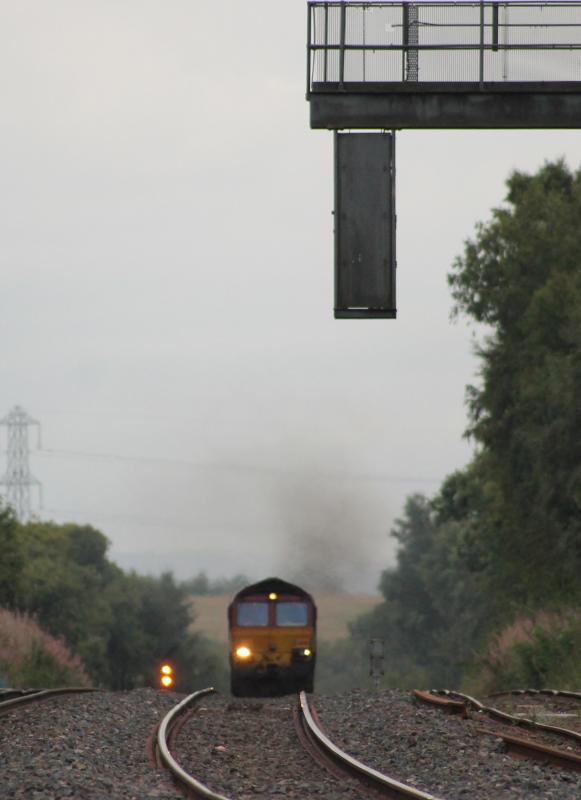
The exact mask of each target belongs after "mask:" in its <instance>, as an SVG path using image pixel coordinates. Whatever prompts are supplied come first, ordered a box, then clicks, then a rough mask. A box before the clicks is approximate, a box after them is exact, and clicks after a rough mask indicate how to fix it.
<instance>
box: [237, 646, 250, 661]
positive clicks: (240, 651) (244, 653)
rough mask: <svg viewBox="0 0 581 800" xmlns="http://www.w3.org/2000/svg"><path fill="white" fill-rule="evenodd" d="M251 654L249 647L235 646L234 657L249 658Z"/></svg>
mask: <svg viewBox="0 0 581 800" xmlns="http://www.w3.org/2000/svg"><path fill="white" fill-rule="evenodd" d="M251 655H252V653H251V652H250V649H249V648H248V647H245V646H244V645H242V647H237V648H236V658H242V659H244V658H250V656H251Z"/></svg>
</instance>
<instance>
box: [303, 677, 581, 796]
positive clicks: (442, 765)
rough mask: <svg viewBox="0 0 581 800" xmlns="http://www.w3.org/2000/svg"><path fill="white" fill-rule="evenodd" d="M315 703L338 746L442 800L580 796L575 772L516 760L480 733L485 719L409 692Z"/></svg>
mask: <svg viewBox="0 0 581 800" xmlns="http://www.w3.org/2000/svg"><path fill="white" fill-rule="evenodd" d="M314 702H315V705H316V708H317V710H318V712H319V717H320V721H321V724H322V725H323V726H324V727H325V730H326V731H327V734H328V736H329V737H330V738H331V739H332V740H333V741H334V742H335V743H336V744H337V745H338V746H339V747H341V748H342V749H344V750H345V751H346V752H348V753H349V754H350V755H352V756H354V757H355V758H358V759H359V760H360V761H363V762H364V763H366V764H368V765H369V766H371V767H374V768H375V769H378V770H380V771H382V772H386V773H387V774H389V775H390V776H391V777H394V778H396V779H397V780H400V781H403V782H404V783H409V784H411V785H412V786H414V787H415V788H418V789H423V790H424V791H427V792H430V793H432V794H435V795H438V796H439V797H441V798H445V799H446V800H456V799H458V800H460V799H461V798H467V797H470V798H478V800H515V799H516V798H525V797H526V798H528V800H532V799H533V798H538V800H541V799H542V800H548V798H551V800H578V798H579V797H581V774H580V773H576V772H570V771H564V770H559V769H556V768H555V767H552V766H550V765H545V764H544V763H538V762H534V761H529V760H517V759H514V758H512V757H510V756H509V755H507V754H506V753H505V752H504V745H503V743H502V742H501V741H500V740H499V739H498V738H495V737H493V736H486V735H483V734H481V733H479V732H478V729H480V728H483V727H487V723H486V720H483V719H482V718H479V719H471V720H464V719H461V718H460V717H458V716H450V715H447V714H444V713H442V711H440V710H438V709H435V708H431V707H429V706H426V705H423V704H419V703H417V702H416V701H414V700H413V699H412V698H411V696H410V693H409V692H401V691H382V692H378V693H377V694H374V693H372V692H360V691H353V692H348V693H345V694H342V695H340V696H337V697H317V698H315V699H314ZM510 730H511V729H510V728H507V732H508V731H510ZM560 746H561V747H563V748H565V747H567V743H566V742H562V743H561V745H560Z"/></svg>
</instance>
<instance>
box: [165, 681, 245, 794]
mask: <svg viewBox="0 0 581 800" xmlns="http://www.w3.org/2000/svg"><path fill="white" fill-rule="evenodd" d="M215 691H216V690H215V689H213V688H208V689H201V690H200V691H198V692H194V693H193V694H190V695H188V697H186V698H185V700H182V701H181V703H178V705H177V706H174V707H173V708H172V709H171V711H170V712H169V713H168V714H166V715H165V717H164V718H163V719H162V721H161V724H160V726H159V729H158V731H157V747H158V750H159V754H160V756H161V760H162V761H163V763H164V764H165V766H166V767H167V769H168V770H169V771H170V772H171V774H172V776H173V777H174V778H175V780H176V781H177V782H178V783H179V784H181V785H182V786H185V787H186V788H187V789H188V790H189V791H190V792H193V793H194V795H195V796H196V797H203V798H207V800H230V798H228V797H225V795H223V794H218V793H217V792H213V791H212V790H211V789H209V788H208V787H207V786H205V785H204V784H203V783H201V782H200V781H198V780H196V779H195V778H194V777H193V776H192V775H190V774H189V773H187V772H186V771H185V769H183V767H181V766H180V764H178V762H177V761H176V760H175V758H174V757H173V755H172V754H171V752H170V749H169V745H168V738H169V736H170V734H171V730H172V728H173V726H174V725H175V724H176V722H177V721H178V719H179V718H180V717H181V716H182V714H184V713H185V712H186V711H188V710H189V709H190V708H192V706H194V705H195V704H196V703H197V702H198V701H199V700H200V699H201V698H202V697H206V696H207V695H209V694H213V693H214V692H215Z"/></svg>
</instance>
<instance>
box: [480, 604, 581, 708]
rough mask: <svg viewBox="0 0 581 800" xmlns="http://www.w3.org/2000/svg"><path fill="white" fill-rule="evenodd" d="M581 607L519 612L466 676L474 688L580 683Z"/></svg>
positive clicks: (575, 685) (563, 686)
mask: <svg viewBox="0 0 581 800" xmlns="http://www.w3.org/2000/svg"><path fill="white" fill-rule="evenodd" d="M580 685H581V611H579V610H577V609H566V610H564V611H561V612H540V613H539V614H537V615H535V616H534V617H532V616H531V617H524V616H521V617H518V618H517V619H516V620H515V621H514V622H513V623H512V624H511V625H509V626H507V627H506V628H505V629H504V630H503V631H501V632H500V633H499V634H497V635H495V636H494V637H493V638H492V639H491V640H490V641H489V643H488V647H487V649H486V652H485V653H484V655H483V656H482V657H481V658H480V659H478V660H477V664H476V669H475V672H474V673H473V675H472V676H471V677H470V678H469V679H467V681H466V682H465V687H466V688H467V689H468V690H470V691H478V692H481V693H486V692H488V693H491V692H498V691H505V690H508V689H514V688H531V689H546V688H555V689H557V688H558V689H579V686H580Z"/></svg>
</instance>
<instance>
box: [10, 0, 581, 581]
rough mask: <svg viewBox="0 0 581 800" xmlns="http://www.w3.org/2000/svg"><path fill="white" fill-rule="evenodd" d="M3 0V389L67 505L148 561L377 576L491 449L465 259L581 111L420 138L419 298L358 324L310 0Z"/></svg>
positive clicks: (411, 213) (403, 221)
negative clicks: (339, 309)
mask: <svg viewBox="0 0 581 800" xmlns="http://www.w3.org/2000/svg"><path fill="white" fill-rule="evenodd" d="M0 5H1V8H2V20H3V24H2V26H0V84H1V86H0V98H2V99H1V101H0V102H1V111H0V135H1V141H2V147H1V148H0V169H1V174H2V191H1V193H0V202H1V208H0V225H1V230H2V235H1V236H0V252H1V258H2V272H3V291H2V297H1V300H0V302H1V314H0V332H1V335H2V339H3V342H4V348H3V358H2V383H1V389H0V409H1V410H2V413H6V412H7V411H8V410H9V409H10V408H11V407H12V406H13V405H14V404H16V403H19V404H21V405H23V406H24V407H25V408H26V409H27V411H29V413H31V414H32V415H33V416H34V417H36V418H37V419H39V420H40V421H41V422H42V425H43V439H44V447H45V448H47V449H48V450H52V451H54V452H52V453H49V452H41V453H38V454H34V455H33V458H32V466H33V470H34V473H35V475H36V476H37V477H39V478H40V479H41V480H42V482H43V484H44V492H45V506H46V511H44V512H42V513H43V515H46V516H50V517H52V518H54V519H56V520H58V521H65V520H73V521H78V522H90V523H92V524H94V525H96V526H97V527H99V528H100V529H101V530H103V531H104V532H105V533H106V534H107V536H108V537H109V538H110V539H111V541H112V555H113V556H114V557H115V558H117V559H118V560H119V562H120V563H121V564H123V565H124V566H135V567H137V568H139V569H143V570H152V571H157V570H159V569H162V568H164V567H169V568H173V569H174V570H175V571H176V574H178V575H179V576H180V577H186V576H188V575H190V574H193V573H195V572H197V571H198V570H199V569H206V570H208V572H209V573H210V574H211V575H219V574H224V575H225V574H231V573H234V572H238V571H246V572H248V573H249V574H251V575H252V576H253V577H256V578H260V577H261V576H263V575H264V574H265V573H271V572H274V571H276V572H280V573H281V574H282V573H285V571H286V572H290V571H296V570H297V569H298V568H299V566H300V564H301V561H302V560H303V559H304V558H305V557H306V556H305V553H308V552H309V547H310V545H309V543H310V542H314V543H315V544H316V548H315V549H316V552H317V553H318V556H317V558H318V559H319V561H320V562H321V564H322V565H323V567H324V568H326V569H329V570H330V571H331V572H334V573H336V574H338V575H339V576H342V575H343V576H346V578H347V584H348V585H349V586H351V587H354V588H361V587H373V585H374V584H375V582H376V579H377V576H378V574H379V571H380V570H381V569H382V568H384V567H385V566H386V564H387V563H388V562H389V561H390V559H391V558H392V554H393V546H392V544H391V543H390V542H389V540H388V538H387V532H388V530H389V527H390V524H391V523H392V521H393V519H394V517H395V516H397V515H398V514H399V513H400V512H401V508H402V503H403V500H404V498H405V496H406V495H407V494H409V493H411V492H414V491H425V492H432V491H434V490H435V489H436V488H437V486H438V483H439V481H440V480H441V479H442V478H443V477H444V476H445V475H446V474H447V473H449V472H450V471H451V470H453V469H455V468H457V467H460V466H462V465H463V464H464V463H466V461H467V460H468V459H469V457H470V449H469V446H468V444H467V443H466V442H465V441H464V440H463V439H462V431H463V429H464V427H465V410H464V406H463V398H464V386H465V384H466V383H467V382H469V381H470V380H472V379H473V374H474V371H475V368H476V364H475V360H474V358H473V356H472V355H471V341H470V333H469V331H468V330H467V328H466V326H465V325H464V324H463V323H458V324H455V325H452V324H451V323H450V322H449V311H450V299H449V293H448V289H447V286H446V281H445V276H446V273H447V271H448V269H449V267H450V265H451V263H452V261H453V259H454V257H455V256H456V255H457V254H459V253H460V252H461V250H462V242H463V240H464V239H465V238H466V237H467V236H470V235H471V234H472V232H473V229H474V224H475V222H476V221H477V220H479V219H486V218H487V217H488V215H489V209H490V207H491V206H493V205H496V204H499V203H500V201H501V199H502V196H503V193H504V187H503V181H504V180H505V178H506V176H507V174H508V172H509V171H510V170H511V169H512V168H513V167H518V168H521V169H528V170H534V169H536V168H538V166H539V165H540V164H541V163H542V162H543V161H544V160H545V159H548V158H555V157H557V156H560V155H564V156H565V157H567V158H568V160H569V162H570V163H571V164H572V165H573V166H577V164H578V152H579V135H578V133H576V132H547V131H538V132H512V133H511V132H488V133H483V132H464V133H462V132H430V131H425V132H417V133H411V132H402V133H400V134H398V141H397V170H398V177H397V214H398V264H399V270H398V307H399V318H398V320H397V321H395V322H394V321H334V320H333V319H332V278H333V275H332V273H333V268H332V257H333V253H332V246H333V242H332V217H331V205H332V138H331V135H330V134H328V133H324V132H315V131H310V130H309V126H308V104H307V103H306V102H305V99H304V92H305V39H306V32H305V27H306V8H305V5H306V4H305V3H304V2H303V0H292V1H291V0H285V2H281V3H277V4H273V3H272V2H265V1H264V0H259V2H250V3H240V2H231V1H230V0H223V2H221V3H219V4H216V3H213V4H208V3H200V2H193V0H189V2H183V1H182V0H169V1H168V0H163V2H162V1H161V0H157V2H150V1H149V0H68V2H65V1H64V0H51V2H50V3H46V2H43V0H36V2H30V1H29V0H19V2H18V3H13V2H7V1H6V0H2V2H1V3H0ZM96 454H103V455H104V457H97V455H96ZM350 543H351V544H350ZM321 553H322V555H321Z"/></svg>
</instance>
